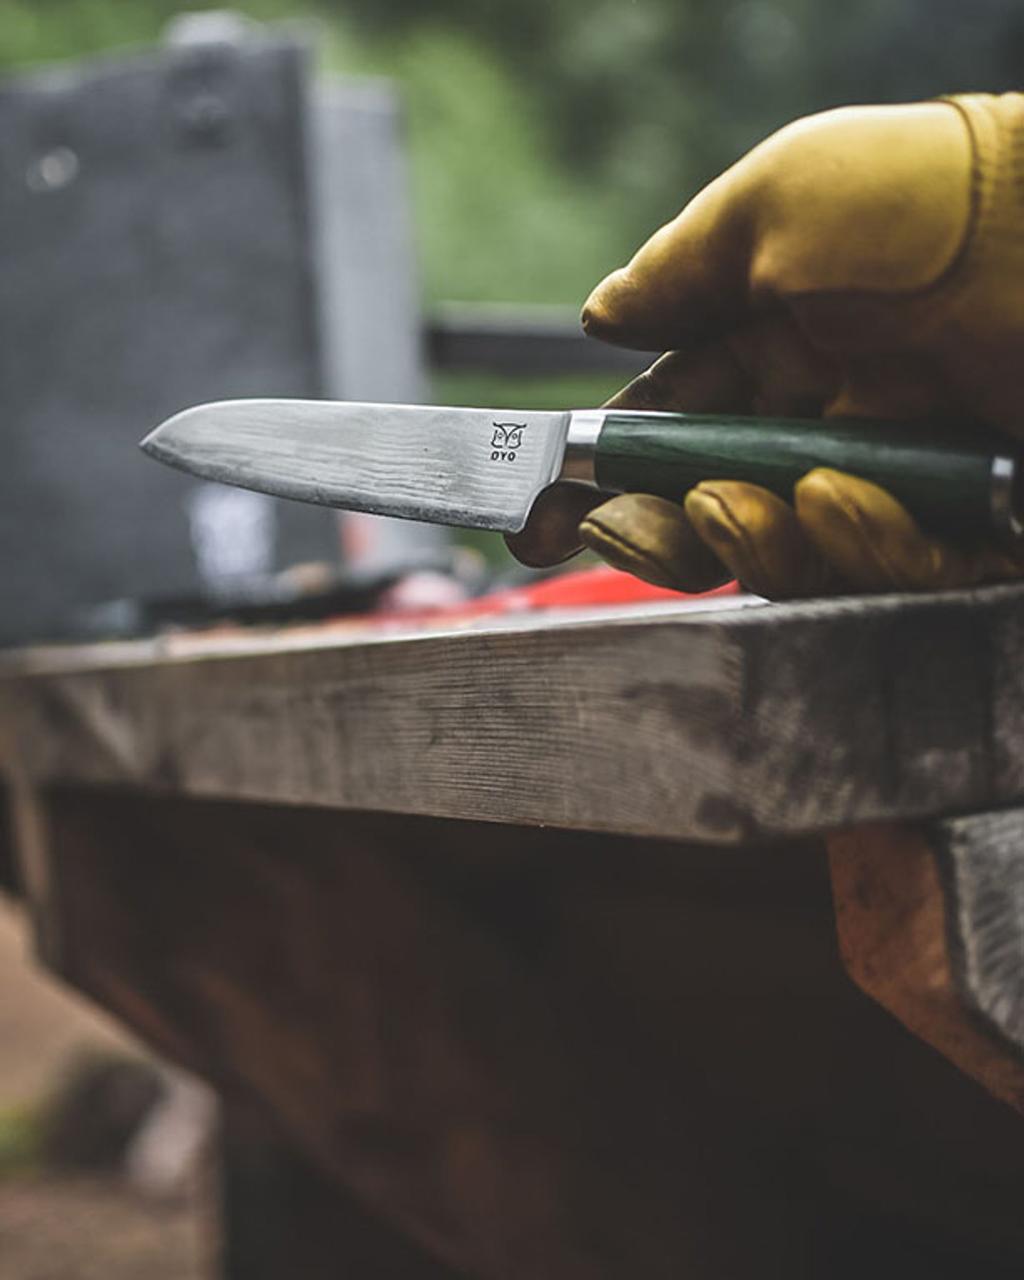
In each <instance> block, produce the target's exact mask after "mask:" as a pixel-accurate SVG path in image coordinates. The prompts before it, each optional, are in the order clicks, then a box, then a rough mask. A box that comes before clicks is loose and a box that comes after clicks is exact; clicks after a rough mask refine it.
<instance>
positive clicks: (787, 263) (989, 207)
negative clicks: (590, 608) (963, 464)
mask: <svg viewBox="0 0 1024 1280" xmlns="http://www.w3.org/2000/svg"><path fill="white" fill-rule="evenodd" d="M583 323H584V327H585V328H586V331H587V332H588V333H590V334H592V335H594V336H595V337H598V338H603V339H605V340H606V341H609V342H615V343H619V344H621V345H624V346H630V347H638V348H641V349H646V350H651V349H654V350H663V351H666V352H667V354H666V355H664V356H662V357H661V359H659V360H658V361H657V363H656V364H654V365H653V367H652V368H651V369H649V370H648V371H647V372H646V373H644V374H642V375H641V376H640V377H639V378H637V379H636V380H635V381H634V382H633V383H631V384H630V385H629V386H628V387H626V388H625V389H624V390H623V391H622V392H620V393H619V395H617V396H616V397H615V398H614V399H613V400H612V401H611V404H613V405H618V406H627V407H630V408H644V409H681V410H689V411H691V412H702V411H703V412H715V411H728V412H737V413H753V414H778V415H782V416H785V415H792V416H821V415H824V416H829V415H836V414H841V415H848V416H849V415H856V416H866V417H880V418H942V419H948V420H951V421H953V422H957V423H963V424H965V427H964V429H965V430H969V429H970V427H969V425H968V424H970V423H978V422H982V423H987V424H989V425H991V426H994V427H997V428H1000V429H1002V430H1004V431H1006V432H1009V433H1011V434H1014V435H1017V436H1024V95H1021V94H1005V95H1003V96H1000V97H994V96H989V95H981V94H979V95H971V96H967V97H958V98H953V99H949V100H944V101H939V102H929V103H918V104H912V105H906V106H893V107H850V108H846V109H842V110H838V111H831V112H828V113H826V114H823V115H819V116H813V117H810V118H808V119H805V120H799V121H797V122H796V123H795V124H791V125H789V126H787V127H786V128H785V129H782V130H781V131H780V132H779V133H777V134H775V135H774V136H773V137H770V138H769V139H768V140H767V141H766V142H764V143H762V144H761V145H760V146H758V147H757V148H755V149H754V150H753V151H752V152H750V153H749V154H748V155H747V156H745V157H744V158H743V159H742V160H740V161H739V163H737V164H736V165H734V166H733V167H732V168H731V169H729V170H728V171H727V172H726V173H724V174H723V175H722V176H721V177H719V178H718V179H716V180H715V181H714V182H713V183H711V185H710V186H708V187H707V188H705V189H704V190H703V191H702V192H701V193H700V194H699V195H698V196H697V197H696V198H695V199H694V200H693V201H692V202H691V203H690V204H688V205H687V206H686V208H685V209H684V210H683V211H682V213H680V214H679V216H678V217H677V218H676V219H675V220H674V221H673V222H671V223H669V224H668V225H667V226H665V227H663V228H662V229H661V230H660V231H658V232H657V233H656V234H655V235H654V236H652V238H651V239H650V240H649V241H648V242H647V244H645V245H644V246H643V248H641V249H640V251H639V252H638V253H637V254H636V256H635V257H634V258H633V260H632V261H631V262H630V263H629V264H628V266H626V267H624V268H623V269H622V270H620V271H616V272H614V273H613V274H612V275H610V276H609V277H608V278H607V279H605V280H604V281H602V283H601V284H600V285H598V287H597V288H596V289H595V290H594V292H593V293H592V294H591V296H590V298H589V299H588V301H587V303H586V306H585V308H584V311H583ZM680 496H681V497H682V495H680ZM579 536H581V537H582V539H583V541H584V542H585V543H586V544H587V545H589V546H590V547H592V548H593V549H595V550H596V551H598V552H599V553H600V554H601V555H603V556H604V557H605V558H606V559H607V560H609V561H611V562H612V563H613V564H615V565H617V566H619V567H620V568H625V569H628V570H630V571H631V572H633V573H635V574H638V575H639V576H640V577H643V578H647V579H649V580H651V581H654V582H657V583H659V584H662V585H670V586H674V587H677V588H679V589H683V590H703V589H706V588H707V587H710V586H712V585H714V584H715V583H716V582H718V581H722V580H725V579H726V578H728V577H737V578H739V579H740V581H741V582H742V583H744V584H745V585H746V586H747V587H748V588H749V589H751V590H753V591H755V592H758V593H759V594H762V595H767V596H771V597H785V596H800V595H809V594H815V593H818V592H821V591H826V590H862V591H876V590H891V589H927V588H936V587H946V586H957V585H968V584H973V583H977V582H982V581H991V580H995V579H1000V578H1009V577H1016V576H1019V575H1020V574H1021V573H1022V572H1024V558H1022V559H1021V560H1018V559H1017V558H1015V557H1012V556H1010V555H1009V554H1007V553H1005V552H1003V551H1001V550H999V549H998V548H997V547H996V546H995V545H991V546H981V547H972V548H962V547H959V548H957V547H952V546H947V545H944V544H943V543H941V542H939V541H937V540H935V539H933V538H930V537H927V536H926V535H925V534H923V533H922V532H921V530H920V529H919V528H918V527H917V525H916V524H915V522H914V521H913V520H912V519H911V517H910V516H909V515H908V513H907V512H906V511H905V510H904V509H903V508H902V507H901V506H900V504H899V503H898V502H896V500H895V499H894V498H892V497H891V496H890V495H889V494H887V493H885V492H884V491H883V490H881V489H879V488H878V487H877V486H876V485H873V484H870V483H868V482H866V481H863V480H859V479H856V478H854V477H852V476H849V475H844V474H842V473H839V472H836V471H831V470H826V469H819V470H816V471H812V472H811V473H810V474H809V475H807V476H806V477H805V478H804V479H803V480H802V481H801V482H800V483H799V484H798V485H797V487H796V491H795V503H794V506H793V507H791V506H789V505H788V504H786V503H784V502H782V501H781V500H780V499H778V498H776V497H773V496H772V495H771V494H769V493H768V492H766V491H765V490H763V489H760V488H758V487H757V486H754V485H748V484H740V483H736V482H730V481H727V480H721V479H716V478H714V477H709V478H708V480H707V481H706V482H705V483H702V484H700V485H698V486H697V487H696V488H695V489H693V490H692V491H691V492H690V493H689V494H687V495H686V497H685V501H684V502H682V503H680V504H679V505H676V504H673V503H670V502H666V501H664V500H662V499H658V498H653V497H649V496H644V495H634V494H627V495H621V496H619V497H615V498H612V499H610V500H609V501H607V502H604V503H603V504H602V505H600V506H597V507H596V508H595V509H594V510H592V511H590V512H589V514H588V515H586V516H585V517H584V518H583V520H582V523H581V524H580V525H579Z"/></svg>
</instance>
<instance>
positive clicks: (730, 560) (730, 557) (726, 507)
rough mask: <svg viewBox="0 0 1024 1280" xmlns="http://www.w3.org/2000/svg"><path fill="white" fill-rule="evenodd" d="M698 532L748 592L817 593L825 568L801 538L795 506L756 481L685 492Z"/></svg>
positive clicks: (709, 483)
mask: <svg viewBox="0 0 1024 1280" xmlns="http://www.w3.org/2000/svg"><path fill="white" fill-rule="evenodd" d="M685 510H686V514H687V515H688V516H689V518H690V522H691V524H692V525H693V527H694V529H695V530H696V531H697V533H698V534H699V535H700V536H701V537H702V538H703V539H704V540H705V541H706V542H707V543H708V544H709V546H711V548H712V549H713V550H714V551H715V553H716V555H717V556H718V557H719V559H721V560H722V561H723V562H724V563H725V564H726V566H727V567H728V568H729V569H731V570H732V572H733V573H734V574H735V576H736V577H737V578H738V579H739V581H740V582H742V583H743V585H744V586H745V587H747V589H748V590H750V591H753V592H756V594H758V595H762V596H767V597H768V598H770V599H774V600H778V599H787V598H792V597H796V596H808V595H815V594H817V593H818V592H820V591H821V590H823V589H824V587H825V585H826V583H827V580H828V576H829V574H828V567H827V566H826V565H825V564H824V563H823V561H822V560H821V557H820V556H819V555H818V553H817V551H816V550H815V548H814V547H813V546H812V545H811V544H810V543H809V542H808V541H807V539H806V538H805V537H804V536H803V531H802V530H801V528H800V525H799V522H798V521H797V519H796V515H795V513H794V511H793V509H792V508H791V507H790V506H788V505H787V504H786V503H785V502H783V501H782V499H781V498H778V497H776V495H775V494H773V493H770V492H768V490H766V489H762V488H760V487H759V486H757V485H752V484H745V483H742V482H740V481H734V480H705V481H702V482H701V483H700V484H698V485H697V486H696V487H695V488H693V489H691V490H690V492H689V493H688V494H687V495H686V501H685Z"/></svg>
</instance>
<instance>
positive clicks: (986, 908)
mask: <svg viewBox="0 0 1024 1280" xmlns="http://www.w3.org/2000/svg"><path fill="white" fill-rule="evenodd" d="M928 837H929V842H930V843H931V845H932V847H933V848H934V849H935V851H936V853H937V855H938V858H939V866H940V870H941V872H942V874H943V879H944V889H945V899H946V923H947V934H948V937H949V948H950V962H951V966H952V970H953V975H954V977H955V979H956V981H957V984H958V987H959V989H960V993H961V995H962V996H963V998H964V1000H965V1001H966V1002H967V1004H968V1006H969V1007H970V1008H971V1009H972V1010H973V1011H974V1012H975V1013H976V1014H977V1015H978V1016H979V1017H980V1018H981V1019H982V1020H983V1021H984V1022H985V1023H986V1024H987V1026H988V1027H989V1028H990V1029H991V1030H993V1031H995V1032H996V1033H997V1034H998V1035H999V1036H1001V1037H1003V1038H1004V1039H1005V1040H1006V1041H1007V1043H1008V1044H1009V1045H1011V1046H1012V1047H1013V1048H1014V1049H1015V1050H1016V1052H1017V1054H1018V1055H1019V1056H1020V1058H1021V1064H1022V1075H1024V810H1021V809H1004V810H1001V811H999V812H997V813H975V814H969V815H968V816H966V817H960V818H947V819H945V820H944V821H937V822H933V823H930V824H929V828H928Z"/></svg>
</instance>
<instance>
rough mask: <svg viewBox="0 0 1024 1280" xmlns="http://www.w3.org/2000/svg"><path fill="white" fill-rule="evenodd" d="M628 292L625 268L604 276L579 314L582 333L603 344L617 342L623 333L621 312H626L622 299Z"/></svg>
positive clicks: (628, 286)
mask: <svg viewBox="0 0 1024 1280" xmlns="http://www.w3.org/2000/svg"><path fill="white" fill-rule="evenodd" d="M629 292H630V285H629V276H628V272H627V269H626V268H625V267H622V268H620V269H619V270H618V271H613V272H612V273H611V274H610V275H608V276H605V278H604V279H603V280H602V281H601V283H600V284H598V285H597V286H596V287H595V288H594V289H592V290H591V293H590V296H589V297H588V298H587V300H586V302H585V303H584V304H583V310H582V312H581V313H580V323H581V324H582V326H583V332H584V333H585V334H586V335H587V336H588V337H590V338H599V339H601V340H602V341H604V342H614V341H616V340H618V339H619V337H620V334H621V333H622V331H623V323H622V319H623V317H622V312H623V311H624V310H628V308H627V307H625V306H624V299H625V298H626V297H627V296H628V294H629Z"/></svg>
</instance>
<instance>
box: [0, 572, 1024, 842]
mask: <svg viewBox="0 0 1024 1280" xmlns="http://www.w3.org/2000/svg"><path fill="white" fill-rule="evenodd" d="M1022 610H1024V587H1020V586H1012V587H999V588H989V589H987V590H983V591H977V592H950V593H946V594H941V595H933V596H915V597H895V596H894V597H878V598H872V599H866V600H834V601H818V602H812V603H807V604H795V605H784V606H772V607H766V608H755V609H746V610H733V611H729V612H709V613H698V614H695V615H688V614H685V613H669V614H667V615H665V616H663V617H662V618H661V619H660V620H659V619H658V618H657V617H646V618H631V617H630V616H629V615H628V613H627V614H626V616H625V617H624V618H623V619H622V620H619V621H608V620H604V621H599V622H592V623H587V624H581V625H578V626H572V625H551V626H544V625H540V624H532V625H526V626H523V625H521V626H501V627H494V628H492V629H489V630H481V631H474V632H468V633H462V634H442V635H438V634H421V635H414V636H411V637H408V636H407V637H403V638H367V637H365V636H364V637H362V638H358V639H356V640H353V641H351V642H349V643H340V642H337V641H335V640H333V639H332V632H331V631H330V629H329V628H328V629H325V630H324V631H322V632H319V633H314V635H313V637H312V638H310V636H309V635H308V634H307V635H306V636H300V637H298V638H295V639H290V638H289V637H288V636H287V634H284V635H280V636H277V637H275V638H273V639H270V640H265V641H262V642H261V641H258V640H253V641H250V640H245V641H243V644H244V645H248V646H251V651H250V652H246V651H244V649H243V651H241V652H230V651H228V652H226V653H219V652H218V649H217V645H216V642H211V645H210V647H209V649H208V650H207V649H204V647H203V645H202V644H194V643H193V644H192V645H191V647H189V648H188V649H187V650H186V651H185V654H183V655H179V656H177V657H175V656H167V654H166V653H165V654H163V655H161V651H160V648H159V647H157V646H125V647H122V648H121V649H119V650H114V651H112V653H111V655H110V656H109V657H108V656H107V652H106V651H105V650H104V648H102V647H96V648H93V649H90V650H86V651H78V652H74V651H72V652H70V653H69V654H68V655H67V656H66V657H65V658H63V659H61V658H59V657H58V658H57V659H54V658H53V657H52V656H51V657H50V658H49V659H47V660H46V661H43V660H41V659H40V660H36V659H33V657H32V655H31V654H29V655H28V656H25V657H22V658H20V659H19V658H17V657H15V658H9V659H7V660H6V661H5V663H4V664H3V667H2V671H3V674H2V675H0V709H2V718H0V723H2V727H0V737H2V740H3V746H2V747H0V758H2V759H4V760H5V761H6V767H7V769H8V770H9V771H10V770H13V771H15V772H17V773H19V774H20V775H21V776H23V777H25V778H26V779H27V780H28V781H30V782H33V783H46V782H48V781H51V780H61V781H68V782H70V781H77V782H82V783H91V784H103V785H119V786H128V787H135V788H144V789H147V790H162V791H170V792H180V793H184V794H190V795H206V796H219V797H224V798H235V799H242V798H245V799H249V800H259V801H280V802H286V803H295V804H312V805H325V806H329V807H332V808H343V809H344V808H358V809H370V810H383V811H391V812H403V813H424V814H435V815H439V816H449V817H461V818H473V819H483V820H489V821H496V822H514V823H537V824H550V825H554V826H559V827H568V828H582V829H592V830H609V831H619V832H623V833H635V834H643V835H652V836H664V837H670V838H672V837H676V838H687V839H698V840H702V841H707V842H712V843H724V844H728V843H737V842H743V841H750V840H755V839H762V838H769V837H772V836H777V835H796V834H800V833H807V832H815V831H821V830H826V829H830V828H833V827H839V826H845V825H849V824H851V823H856V822H866V821H874V820H880V819H887V818H906V817H913V816H923V815H932V814H942V813H949V812H955V811H965V810H968V811H969V810H972V809H974V810H977V809H991V808H994V807H998V806H999V805H1001V804H1005V803H1008V802H1011V801H1014V800H1017V799H1020V798H1022V796H1024V772H1022V765H1021V756H1022V751H1021V719H1020V716H1019V714H1018V710H1019V705H1018V704H1019V698H1020V694H1019V688H1018V686H1019V677H1018V673H1019V670H1020V666H1021V662H1022V661H1024V653H1022V652H1021V649H1020V636H1021V625H1020V624H1021V616H1022Z"/></svg>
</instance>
